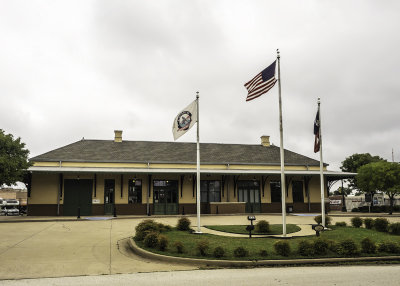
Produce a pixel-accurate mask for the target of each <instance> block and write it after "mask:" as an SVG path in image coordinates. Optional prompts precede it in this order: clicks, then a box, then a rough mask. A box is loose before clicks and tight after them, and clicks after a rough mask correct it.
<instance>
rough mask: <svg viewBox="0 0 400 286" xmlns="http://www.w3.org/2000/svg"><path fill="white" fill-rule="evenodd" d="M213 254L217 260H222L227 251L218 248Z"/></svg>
mask: <svg viewBox="0 0 400 286" xmlns="http://www.w3.org/2000/svg"><path fill="white" fill-rule="evenodd" d="M213 254H214V257H215V258H221V257H223V256H224V255H225V249H224V248H223V247H221V246H217V247H216V248H215V249H214V252H213Z"/></svg>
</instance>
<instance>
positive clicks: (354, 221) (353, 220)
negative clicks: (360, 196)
mask: <svg viewBox="0 0 400 286" xmlns="http://www.w3.org/2000/svg"><path fill="white" fill-rule="evenodd" d="M362 223H363V220H362V218H360V217H357V216H356V217H353V218H351V225H352V226H353V227H357V228H359V227H360V226H362Z"/></svg>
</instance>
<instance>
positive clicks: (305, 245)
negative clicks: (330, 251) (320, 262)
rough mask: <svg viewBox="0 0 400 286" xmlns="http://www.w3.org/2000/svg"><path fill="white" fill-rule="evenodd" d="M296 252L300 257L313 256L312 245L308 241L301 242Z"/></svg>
mask: <svg viewBox="0 0 400 286" xmlns="http://www.w3.org/2000/svg"><path fill="white" fill-rule="evenodd" d="M297 252H298V253H299V254H300V255H301V256H313V255H314V247H313V244H312V243H311V242H310V241H308V240H301V241H300V242H299V244H298V246H297Z"/></svg>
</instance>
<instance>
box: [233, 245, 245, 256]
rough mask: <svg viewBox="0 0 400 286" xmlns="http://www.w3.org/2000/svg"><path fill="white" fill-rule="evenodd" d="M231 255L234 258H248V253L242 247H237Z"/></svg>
mask: <svg viewBox="0 0 400 286" xmlns="http://www.w3.org/2000/svg"><path fill="white" fill-rule="evenodd" d="M233 255H234V256H235V257H246V256H249V251H248V250H247V249H246V248H244V247H243V246H239V247H237V248H236V249H235V250H234V251H233Z"/></svg>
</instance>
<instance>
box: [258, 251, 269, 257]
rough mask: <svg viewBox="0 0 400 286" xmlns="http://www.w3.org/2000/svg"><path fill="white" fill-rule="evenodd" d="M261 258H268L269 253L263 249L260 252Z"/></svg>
mask: <svg viewBox="0 0 400 286" xmlns="http://www.w3.org/2000/svg"><path fill="white" fill-rule="evenodd" d="M260 256H263V257H267V256H268V251H267V250H265V249H261V250H260Z"/></svg>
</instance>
